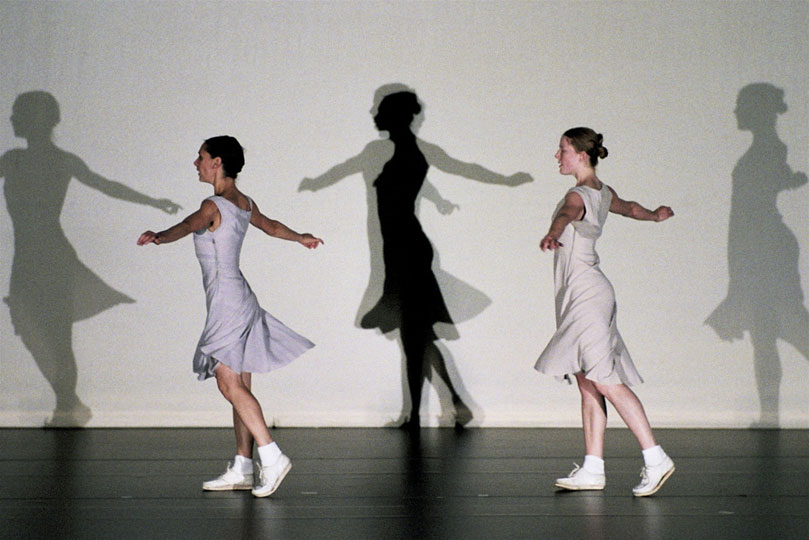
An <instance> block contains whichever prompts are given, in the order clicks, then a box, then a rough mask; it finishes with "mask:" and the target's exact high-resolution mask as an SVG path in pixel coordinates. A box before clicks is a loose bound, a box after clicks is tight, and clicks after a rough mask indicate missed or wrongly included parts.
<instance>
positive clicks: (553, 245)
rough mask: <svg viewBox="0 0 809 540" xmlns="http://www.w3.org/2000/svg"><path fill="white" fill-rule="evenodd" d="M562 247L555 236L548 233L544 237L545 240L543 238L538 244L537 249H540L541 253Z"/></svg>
mask: <svg viewBox="0 0 809 540" xmlns="http://www.w3.org/2000/svg"><path fill="white" fill-rule="evenodd" d="M563 245H564V244H562V243H561V242H559V239H558V238H556V235H553V234H551V233H548V234H546V235H545V238H543V239H542V240H541V241H540V242H539V249H541V250H542V251H547V250H549V249H550V250H554V249H559V248H560V247H562V246H563Z"/></svg>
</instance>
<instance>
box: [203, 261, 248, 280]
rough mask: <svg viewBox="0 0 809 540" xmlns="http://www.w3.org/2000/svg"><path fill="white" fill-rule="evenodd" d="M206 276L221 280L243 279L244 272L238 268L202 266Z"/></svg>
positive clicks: (212, 265) (213, 265)
mask: <svg viewBox="0 0 809 540" xmlns="http://www.w3.org/2000/svg"><path fill="white" fill-rule="evenodd" d="M201 267H202V273H203V274H204V275H215V276H217V277H220V278H241V277H242V271H241V270H240V269H239V267H238V266H230V265H217V264H204V263H202V264H201Z"/></svg>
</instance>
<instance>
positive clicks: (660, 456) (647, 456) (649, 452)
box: [643, 444, 666, 467]
mask: <svg viewBox="0 0 809 540" xmlns="http://www.w3.org/2000/svg"><path fill="white" fill-rule="evenodd" d="M664 459H666V452H664V451H663V447H662V446H660V445H659V444H658V445H657V446H653V447H651V448H647V449H646V450H644V451H643V463H644V465H646V466H647V467H654V466H655V465H660V464H661V463H663V460H664Z"/></svg>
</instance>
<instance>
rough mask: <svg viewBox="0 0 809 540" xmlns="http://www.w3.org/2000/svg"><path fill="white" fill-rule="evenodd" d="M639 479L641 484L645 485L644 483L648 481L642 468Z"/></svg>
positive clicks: (644, 469) (644, 468)
mask: <svg viewBox="0 0 809 540" xmlns="http://www.w3.org/2000/svg"><path fill="white" fill-rule="evenodd" d="M640 478H641V480H642V482H641V483H645V482H648V481H649V477H648V476H647V475H646V467H643V468H642V469H641V470H640Z"/></svg>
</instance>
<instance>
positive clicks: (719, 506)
mask: <svg viewBox="0 0 809 540" xmlns="http://www.w3.org/2000/svg"><path fill="white" fill-rule="evenodd" d="M656 434H657V436H658V439H659V440H660V442H661V443H662V444H663V445H664V447H665V448H666V450H667V451H668V453H669V454H670V455H671V456H672V457H673V458H674V460H675V463H676V465H677V472H676V473H675V474H674V475H673V476H672V477H671V479H670V480H669V481H668V483H667V484H666V485H665V486H664V487H663V488H662V489H661V490H660V492H658V494H657V495H655V496H653V497H648V498H642V499H637V498H634V497H632V495H631V489H632V487H633V486H634V485H635V484H636V483H637V481H638V479H639V477H638V473H639V471H640V468H641V466H642V460H641V458H640V453H639V451H638V450H637V448H636V446H635V442H634V439H633V438H632V437H631V435H630V434H629V433H628V432H627V431H626V430H610V431H609V432H608V435H607V442H608V451H607V456H606V463H607V488H606V490H604V491H603V492H579V493H563V492H557V491H556V490H555V488H554V487H553V480H554V479H555V478H556V477H558V476H565V475H566V474H567V473H568V472H569V471H570V469H571V468H572V466H573V461H574V460H576V461H579V462H580V460H581V454H582V449H581V434H580V431H579V430H572V429H570V430H567V429H469V430H463V431H456V430H452V429H422V430H421V432H420V435H419V436H418V437H413V436H410V435H408V434H407V433H406V432H405V431H402V430H398V429H277V430H275V431H274V432H273V435H274V437H275V438H276V440H277V441H278V442H279V444H280V445H281V447H282V448H283V450H284V452H285V453H287V454H288V455H289V456H290V457H291V458H292V461H293V464H294V466H293V468H292V471H291V472H290V474H289V476H287V478H286V480H285V481H284V483H283V484H282V485H281V487H280V489H279V490H278V491H277V492H276V493H275V494H274V495H273V496H272V497H270V498H268V499H256V498H254V497H252V495H250V492H249V491H247V492H244V491H243V492H226V493H222V492H220V493H207V492H203V491H202V490H201V488H200V484H201V483H202V481H203V480H207V479H210V478H213V477H215V476H217V475H218V474H219V473H221V472H223V471H224V468H225V467H226V465H227V462H228V460H229V459H230V458H231V457H232V454H233V452H234V450H233V442H232V434H231V432H230V431H229V430H225V429H84V430H60V429H54V430H47V429H0V538H3V539H6V538H8V539H15V540H16V539H21V538H34V539H38V538H43V539H44V538H47V539H73V538H76V539H85V538H93V539H95V538H98V539H116V540H117V539H194V540H206V539H213V538H216V539H231V538H234V539H251V538H261V539H275V540H280V539H286V538H293V539H331V538H346V539H398V538H406V539H422V538H447V539H463V540H466V539H477V538H486V539H508V538H530V539H545V538H548V539H557V538H558V539H574V540H575V539H588V540H590V539H591V540H598V539H620V540H633V539H655V540H657V539H676V540H691V539H711V540H721V539H779V540H791V539H809V431H776V430H772V431H768V430H658V431H657V432H656Z"/></svg>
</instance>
